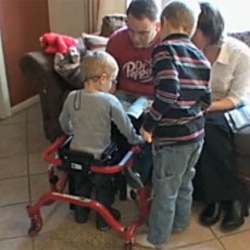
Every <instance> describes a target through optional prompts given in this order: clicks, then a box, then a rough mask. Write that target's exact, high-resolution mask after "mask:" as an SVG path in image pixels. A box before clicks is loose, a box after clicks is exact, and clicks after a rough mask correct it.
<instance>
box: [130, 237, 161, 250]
mask: <svg viewBox="0 0 250 250" xmlns="http://www.w3.org/2000/svg"><path fill="white" fill-rule="evenodd" d="M135 244H136V245H138V246H141V247H145V248H148V249H157V250H161V249H163V248H162V245H154V244H152V243H150V242H149V241H148V235H147V234H139V235H137V236H136V237H135Z"/></svg>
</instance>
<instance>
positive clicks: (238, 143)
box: [234, 127, 250, 172]
mask: <svg viewBox="0 0 250 250" xmlns="http://www.w3.org/2000/svg"><path fill="white" fill-rule="evenodd" d="M234 143H235V151H236V154H237V155H240V156H245V157H250V127H246V128H244V129H242V130H241V131H240V132H239V133H237V134H235V136H234ZM249 172H250V160H249Z"/></svg>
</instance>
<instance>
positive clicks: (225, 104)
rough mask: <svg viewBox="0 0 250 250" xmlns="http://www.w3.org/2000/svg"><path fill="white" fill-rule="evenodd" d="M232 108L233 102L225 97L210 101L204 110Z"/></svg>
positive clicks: (233, 106)
mask: <svg viewBox="0 0 250 250" xmlns="http://www.w3.org/2000/svg"><path fill="white" fill-rule="evenodd" d="M232 108H235V104H234V103H233V102H232V101H231V100H230V99H229V98H227V97H226V98H223V99H221V100H219V101H214V102H212V104H211V105H210V106H209V107H208V108H207V109H206V112H213V111H227V110H230V109H232Z"/></svg>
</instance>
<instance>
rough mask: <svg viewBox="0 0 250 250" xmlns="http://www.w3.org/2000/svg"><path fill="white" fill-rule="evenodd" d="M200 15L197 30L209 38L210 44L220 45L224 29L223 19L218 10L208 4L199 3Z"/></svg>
mask: <svg viewBox="0 0 250 250" xmlns="http://www.w3.org/2000/svg"><path fill="white" fill-rule="evenodd" d="M200 7H201V13H200V15H199V20H198V24H197V28H198V29H200V30H201V31H202V33H203V34H204V35H205V36H207V37H208V38H210V43H211V44H217V43H220V42H221V40H222V39H223V33H224V28H225V23H224V18H223V16H222V14H221V12H220V11H219V9H218V8H217V7H216V6H214V5H212V4H211V3H209V2H200Z"/></svg>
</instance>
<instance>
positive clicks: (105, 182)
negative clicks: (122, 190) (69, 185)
mask: <svg viewBox="0 0 250 250" xmlns="http://www.w3.org/2000/svg"><path fill="white" fill-rule="evenodd" d="M74 185H75V194H76V195H77V196H80V197H86V198H91V194H92V193H94V194H95V199H96V200H97V201H98V202H100V203H102V204H103V205H104V206H106V207H107V208H110V207H111V206H112V204H113V202H114V196H115V189H114V183H113V181H112V176H110V175H104V174H93V173H92V174H90V175H88V176H85V175H81V174H79V175H75V176H74Z"/></svg>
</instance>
